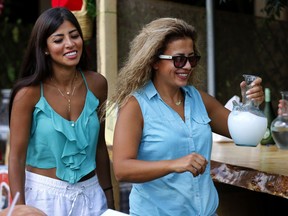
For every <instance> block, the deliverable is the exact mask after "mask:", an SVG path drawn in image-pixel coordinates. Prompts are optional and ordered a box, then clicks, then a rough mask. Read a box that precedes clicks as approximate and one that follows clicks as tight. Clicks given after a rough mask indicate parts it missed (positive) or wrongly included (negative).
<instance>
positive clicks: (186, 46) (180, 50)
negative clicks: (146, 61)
mask: <svg viewBox="0 0 288 216" xmlns="http://www.w3.org/2000/svg"><path fill="white" fill-rule="evenodd" d="M163 55H170V56H193V55H195V53H194V50H193V41H192V39H191V38H182V39H177V40H174V41H172V42H170V43H169V44H168V45H167V49H166V50H165V51H164V53H163ZM153 68H154V70H155V76H154V80H153V81H154V83H158V84H164V85H170V86H174V87H181V86H185V85H187V83H188V79H189V77H190V76H191V71H192V69H193V68H192V67H191V65H190V63H189V61H187V62H186V64H185V65H184V66H183V67H182V68H176V67H175V66H174V63H173V60H172V59H171V60H167V59H159V60H158V61H157V62H156V63H155V64H154V65H153Z"/></svg>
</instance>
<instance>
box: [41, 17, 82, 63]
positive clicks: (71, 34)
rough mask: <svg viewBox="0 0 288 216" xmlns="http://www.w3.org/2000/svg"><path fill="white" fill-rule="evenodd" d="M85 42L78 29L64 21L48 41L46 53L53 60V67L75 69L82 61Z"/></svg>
mask: <svg viewBox="0 0 288 216" xmlns="http://www.w3.org/2000/svg"><path fill="white" fill-rule="evenodd" d="M82 49H83V40H82V38H81V37H80V34H79V32H78V31H77V29H76V27H75V26H74V25H72V23H71V22H69V21H66V20H65V21H64V22H63V24H62V25H60V26H59V28H58V29H57V30H56V31H55V32H54V33H53V34H51V35H50V36H49V37H48V39H47V50H46V52H47V53H48V54H49V55H50V57H51V59H52V66H53V67H75V66H76V65H77V64H78V63H79V60H80V57H81V54H82Z"/></svg>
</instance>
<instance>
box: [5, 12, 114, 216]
mask: <svg viewBox="0 0 288 216" xmlns="http://www.w3.org/2000/svg"><path fill="white" fill-rule="evenodd" d="M106 99H107V80H106V79H105V77H104V76H102V75H101V74H99V73H96V72H94V71H89V70H88V59H87V54H86V50H85V46H84V42H83V35H82V31H81V28H80V26H79V23H78V22H77V19H76V18H75V16H74V15H73V13H71V11H69V10H68V9H65V8H61V7H57V8H51V9H48V10H46V11H45V12H43V13H42V14H41V15H40V16H39V18H38V19H37V21H36V23H35V25H34V28H33V30H32V33H31V37H30V40H29V43H28V47H27V50H26V54H25V56H24V60H23V64H22V68H21V71H20V78H19V80H18V81H17V83H16V84H15V87H14V88H13V90H12V94H11V99H10V113H9V119H10V153H9V168H8V169H9V181H10V187H11V193H12V196H13V197H14V196H15V194H16V193H17V192H20V197H19V200H18V202H17V204H26V205H30V206H33V207H36V208H38V209H40V210H42V211H43V212H44V213H45V214H47V215H93V216H94V215H101V214H102V213H103V212H104V211H105V210H106V209H107V207H109V208H114V204H113V191H112V184H111V176H110V161H109V156H108V151H107V147H106V143H105V138H104V128H105V121H101V122H100V120H99V117H98V116H99V115H101V113H100V112H101V109H99V107H101V106H102V105H103V103H105V101H106ZM98 179H99V181H98ZM105 195H106V198H105ZM107 201H108V203H107Z"/></svg>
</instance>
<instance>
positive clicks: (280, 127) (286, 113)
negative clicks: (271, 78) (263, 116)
mask: <svg viewBox="0 0 288 216" xmlns="http://www.w3.org/2000/svg"><path fill="white" fill-rule="evenodd" d="M280 93H281V95H282V100H283V102H284V104H283V105H284V106H283V108H282V109H281V114H279V115H278V116H277V117H276V118H275V119H274V120H273V121H272V123H271V131H272V137H273V139H274V141H275V143H276V146H277V147H278V148H280V149H288V91H281V92H280Z"/></svg>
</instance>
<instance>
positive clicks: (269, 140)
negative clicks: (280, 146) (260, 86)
mask: <svg viewBox="0 0 288 216" xmlns="http://www.w3.org/2000/svg"><path fill="white" fill-rule="evenodd" d="M264 114H265V116H266V117H267V121H268V122H267V123H268V124H267V128H266V132H265V134H264V136H263V138H262V140H261V142H260V143H261V144H262V145H271V144H275V142H274V140H273V137H272V132H271V122H272V121H273V120H274V119H275V118H276V115H275V112H274V110H273V106H272V102H271V94H270V89H269V88H265V106H264Z"/></svg>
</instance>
